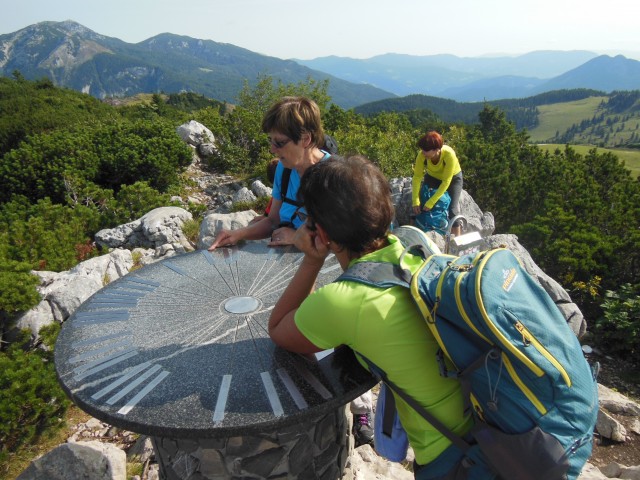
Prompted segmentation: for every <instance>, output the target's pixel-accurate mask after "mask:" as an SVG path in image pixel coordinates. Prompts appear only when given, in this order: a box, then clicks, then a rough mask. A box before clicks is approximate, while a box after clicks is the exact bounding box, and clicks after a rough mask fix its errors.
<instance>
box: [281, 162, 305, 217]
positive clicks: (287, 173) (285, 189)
mask: <svg viewBox="0 0 640 480" xmlns="http://www.w3.org/2000/svg"><path fill="white" fill-rule="evenodd" d="M290 178H291V169H290V168H285V169H284V170H283V171H282V183H281V184H280V194H281V195H282V201H283V202H286V203H290V204H291V205H295V206H296V207H301V206H302V205H303V204H302V202H299V201H297V200H294V199H293V198H289V197H287V193H289V179H290Z"/></svg>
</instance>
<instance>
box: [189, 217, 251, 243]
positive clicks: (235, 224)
mask: <svg viewBox="0 0 640 480" xmlns="http://www.w3.org/2000/svg"><path fill="white" fill-rule="evenodd" d="M256 215H257V213H256V212H254V211H253V210H246V211H244V212H235V213H210V214H209V215H207V216H205V217H204V219H203V220H202V223H201V224H200V235H199V239H198V249H206V248H208V247H209V246H211V244H212V243H213V240H214V239H215V235H216V232H219V231H220V230H222V229H224V230H235V229H238V228H242V227H246V226H247V225H248V224H249V222H250V221H251V219H252V218H253V217H255V216H256Z"/></svg>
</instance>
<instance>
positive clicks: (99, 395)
mask: <svg viewBox="0 0 640 480" xmlns="http://www.w3.org/2000/svg"><path fill="white" fill-rule="evenodd" d="M149 365H151V362H144V363H141V364H140V365H137V366H135V367H133V368H132V369H131V370H129V371H128V372H127V373H125V374H124V375H123V376H122V377H120V378H119V379H118V380H116V381H115V382H111V383H110V384H109V385H107V386H106V387H104V388H103V389H101V390H99V391H97V392H96V393H94V394H93V395H91V398H92V399H94V400H98V399H100V398H102V397H104V396H105V395H106V394H107V393H109V392H110V391H111V390H113V389H115V388H118V387H119V386H120V385H122V384H123V383H124V382H126V381H127V380H129V379H130V378H131V377H133V376H134V375H136V374H137V373H139V372H141V371H142V370H144V369H145V368H147V367H148V366H149Z"/></svg>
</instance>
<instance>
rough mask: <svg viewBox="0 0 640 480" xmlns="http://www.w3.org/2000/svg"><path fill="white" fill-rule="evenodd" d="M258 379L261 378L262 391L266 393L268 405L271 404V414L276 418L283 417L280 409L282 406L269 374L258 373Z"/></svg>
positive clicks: (282, 411)
mask: <svg viewBox="0 0 640 480" xmlns="http://www.w3.org/2000/svg"><path fill="white" fill-rule="evenodd" d="M260 377H261V378H262V384H263V385H264V389H265V391H266V392H267V398H268V399H269V403H270V404H271V409H272V410H273V414H274V415H275V416H276V417H281V416H283V415H284V409H283V408H282V404H281V403H280V399H279V398H278V392H276V387H275V386H274V385H273V379H272V378H271V375H270V374H269V372H262V373H260Z"/></svg>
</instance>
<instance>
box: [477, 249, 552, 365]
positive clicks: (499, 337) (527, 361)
mask: <svg viewBox="0 0 640 480" xmlns="http://www.w3.org/2000/svg"><path fill="white" fill-rule="evenodd" d="M499 250H504V249H498V250H492V251H491V252H488V254H487V255H485V256H484V258H483V259H482V262H480V266H479V267H478V273H477V274H476V282H475V285H474V287H475V293H476V299H477V301H478V308H479V310H480V313H481V314H482V319H483V320H484V322H485V324H486V325H487V326H488V327H489V330H491V332H492V333H493V335H494V336H495V338H496V339H497V340H498V341H499V342H500V344H501V345H502V346H503V347H504V349H505V350H508V351H509V352H511V354H512V355H513V356H514V357H515V358H517V359H518V360H519V361H520V362H521V363H522V364H523V365H525V366H526V367H527V368H529V370H531V371H532V372H533V373H534V374H535V375H536V376H538V377H541V376H543V375H544V370H542V369H541V368H540V367H539V366H538V365H536V364H535V363H534V362H533V361H532V360H531V359H530V358H529V357H527V356H526V355H525V354H524V353H522V352H521V351H520V350H519V349H518V348H517V347H516V346H515V345H513V344H512V343H511V342H510V341H509V340H508V339H507V338H506V337H505V336H504V335H503V333H502V332H501V331H500V330H499V329H498V328H497V327H496V326H495V325H494V323H493V322H492V321H491V319H490V318H489V315H488V314H487V310H486V309H485V308H484V303H483V302H482V296H481V295H480V283H481V282H480V280H481V278H482V269H483V268H484V266H485V265H486V263H487V261H488V260H489V258H491V256H492V255H493V254H494V253H495V252H497V251H499Z"/></svg>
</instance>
